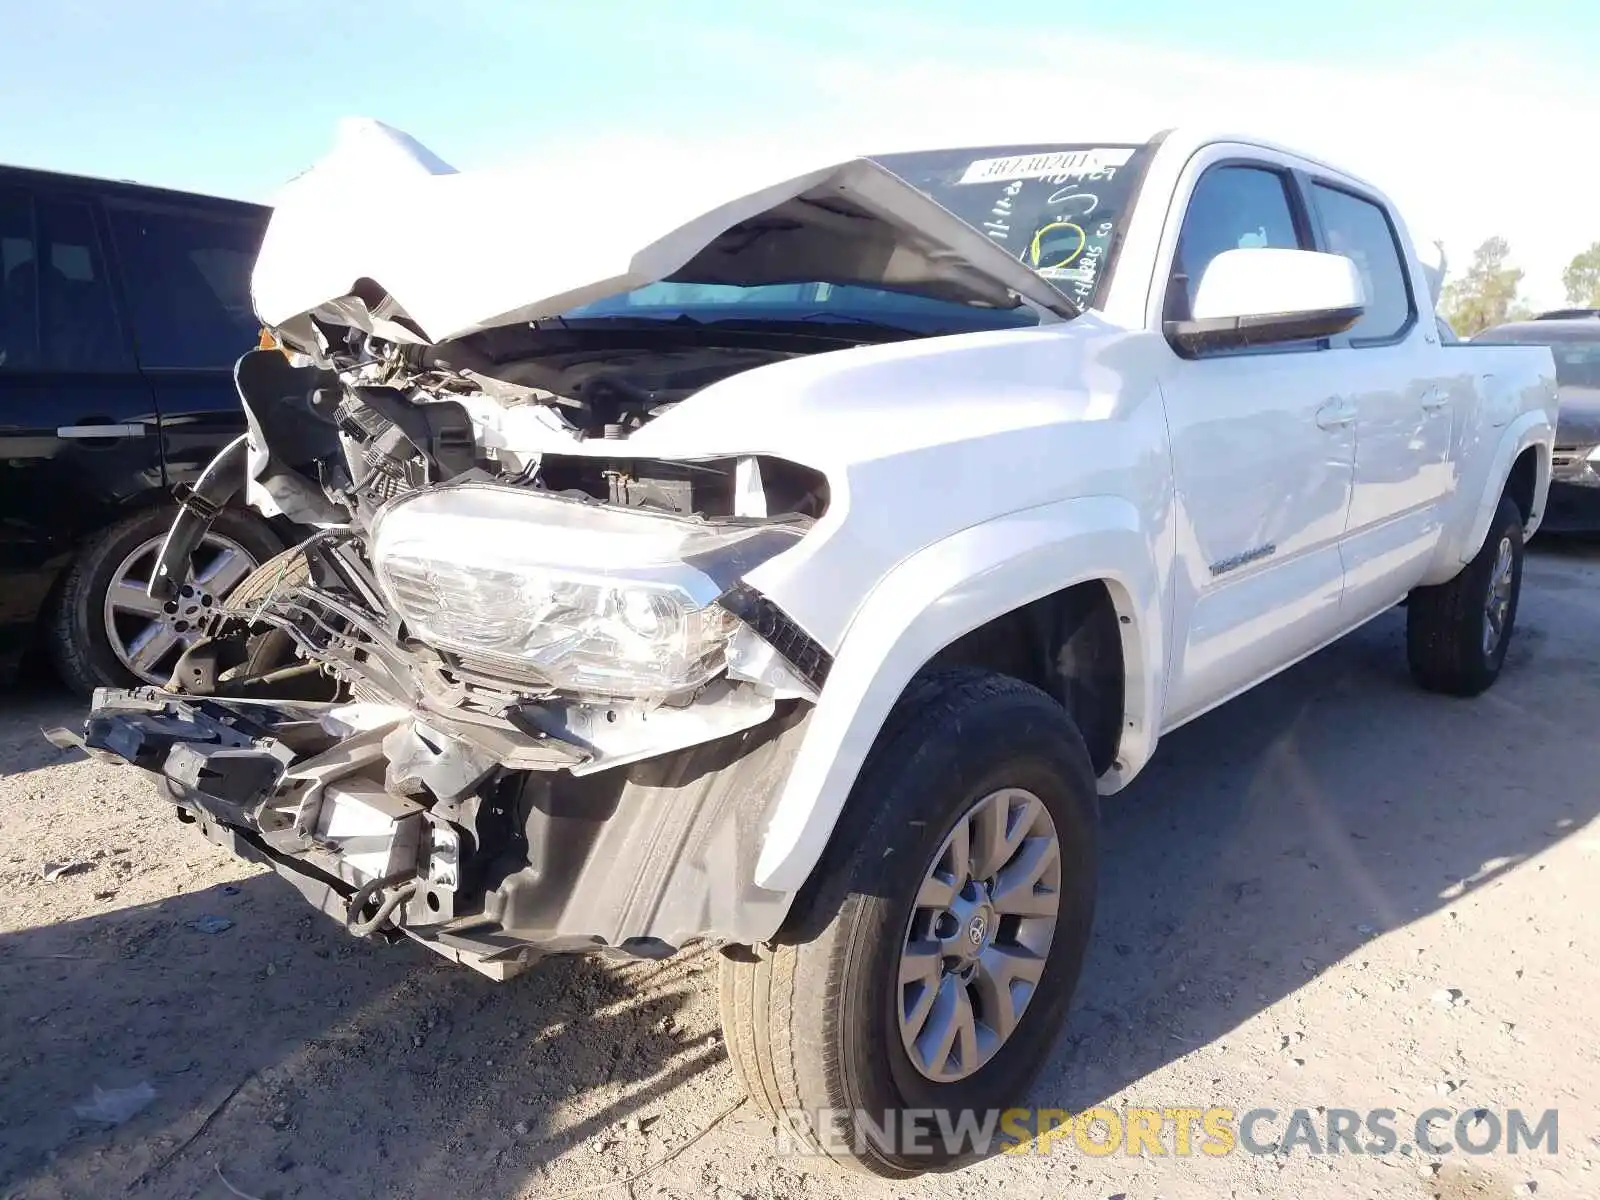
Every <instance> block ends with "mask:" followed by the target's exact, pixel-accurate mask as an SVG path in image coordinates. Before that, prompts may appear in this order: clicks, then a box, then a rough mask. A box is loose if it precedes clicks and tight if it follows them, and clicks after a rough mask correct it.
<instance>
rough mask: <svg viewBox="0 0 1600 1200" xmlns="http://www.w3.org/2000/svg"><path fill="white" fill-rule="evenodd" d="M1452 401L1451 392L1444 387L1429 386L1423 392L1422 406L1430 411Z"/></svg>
mask: <svg viewBox="0 0 1600 1200" xmlns="http://www.w3.org/2000/svg"><path fill="white" fill-rule="evenodd" d="M1449 403H1450V393H1449V392H1448V391H1446V390H1445V389H1444V388H1441V387H1436V388H1429V389H1428V390H1427V391H1425V392H1423V393H1422V407H1423V408H1425V409H1426V410H1427V411H1428V412H1434V411H1436V410H1438V409H1441V408H1443V407H1444V406H1445V405H1447V404H1449Z"/></svg>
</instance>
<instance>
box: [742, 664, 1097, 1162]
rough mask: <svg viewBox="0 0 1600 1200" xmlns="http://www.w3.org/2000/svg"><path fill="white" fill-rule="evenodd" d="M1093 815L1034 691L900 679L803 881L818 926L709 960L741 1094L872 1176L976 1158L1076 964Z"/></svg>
mask: <svg viewBox="0 0 1600 1200" xmlns="http://www.w3.org/2000/svg"><path fill="white" fill-rule="evenodd" d="M1097 810H1098V799H1097V796H1096V790H1095V780H1094V773H1093V771H1092V769H1091V767H1090V763H1089V755H1088V752H1087V750H1086V749H1085V747H1084V744H1083V740H1082V738H1081V737H1079V736H1078V733H1077V730H1076V729H1074V728H1073V726H1072V723H1071V722H1070V720H1068V718H1067V716H1066V714H1065V712H1064V711H1063V710H1062V708H1061V705H1060V704H1058V703H1057V702H1056V701H1054V700H1053V699H1051V698H1050V697H1049V696H1047V695H1045V694H1044V693H1043V692H1041V691H1039V690H1038V689H1036V688H1033V687H1030V686H1029V685H1027V684H1024V683H1021V682H1019V681H1017V680H1014V679H1009V678H1005V677H1001V676H994V675H986V674H983V673H980V672H972V671H960V672H950V673H945V674H941V675H938V676H932V677H929V678H927V679H924V680H920V681H918V682H917V683H915V684H913V686H912V688H911V689H910V690H909V691H908V694H907V696H906V698H905V699H904V700H902V701H901V703H900V705H899V706H898V707H897V709H896V711H895V713H894V714H893V715H892V716H891V717H890V721H889V723H888V724H887V725H886V728H885V733H884V734H883V735H882V736H881V737H880V739H879V742H878V745H877V746H876V747H874V750H873V752H872V754H871V755H870V756H869V758H868V760H867V764H866V766H865V767H864V768H863V770H862V772H861V776H860V778H859V779H858V780H857V783H856V787H855V794H854V795H853V797H852V800H851V803H850V805H849V806H848V807H847V809H846V814H847V816H846V823H845V824H843V825H842V826H841V828H840V829H839V830H837V831H836V832H835V835H834V839H833V846H832V848H830V851H829V854H828V856H827V857H826V858H825V860H824V862H823V863H822V865H821V866H819V868H818V874H817V876H816V878H814V879H813V880H812V882H811V884H810V885H808V891H807V897H806V899H805V900H804V902H803V903H804V905H805V906H806V907H807V908H808V909H809V911H810V913H811V914H813V917H814V919H815V920H816V921H819V922H820V921H825V924H823V925H822V928H821V929H820V932H817V933H816V934H815V936H812V937H809V938H808V939H807V940H803V941H801V940H791V941H788V942H785V941H784V940H783V939H782V938H780V940H779V942H778V943H777V944H775V945H772V946H770V947H762V948H760V949H759V951H758V952H756V953H753V954H746V955H743V956H741V957H733V956H724V958H723V960H722V963H721V968H720V970H721V979H720V983H721V1004H722V1021H723V1029H724V1035H725V1039H726V1043H727V1046H728V1049H729V1054H730V1056H731V1057H732V1059H733V1062H734V1066H735V1069H736V1071H737V1072H738V1074H739V1076H740V1079H741V1082H743V1083H744V1085H745V1087H746V1090H747V1091H748V1092H749V1093H750V1095H751V1097H752V1098H753V1099H754V1100H755V1102H756V1104H757V1106H758V1107H760V1108H762V1109H763V1110H764V1111H766V1112H767V1114H768V1115H770V1116H773V1117H775V1118H777V1119H778V1120H779V1121H780V1122H781V1123H782V1128H783V1129H784V1131H785V1132H786V1133H787V1134H790V1135H793V1136H795V1137H797V1138H798V1139H799V1140H800V1141H801V1142H802V1143H805V1144H807V1145H809V1147H810V1148H811V1149H813V1150H818V1151H821V1152H822V1153H825V1154H828V1155H829V1156H831V1157H833V1158H835V1159H836V1160H838V1161H841V1162H844V1163H846V1164H847V1165H851V1166H855V1167H858V1168H861V1169H865V1170H867V1171H870V1172H872V1173H874V1174H878V1175H885V1176H890V1177H905V1176H909V1175H914V1174H917V1173H920V1172H923V1171H929V1170H941V1169H947V1168H949V1167H951V1166H955V1165H958V1164H959V1163H961V1162H963V1161H966V1160H968V1159H970V1158H972V1157H974V1156H976V1155H978V1154H981V1153H983V1152H985V1151H988V1150H993V1149H996V1148H998V1146H999V1131H998V1130H997V1129H991V1130H990V1133H991V1134H993V1135H995V1140H994V1142H993V1144H992V1145H988V1146H986V1145H983V1144H980V1142H979V1138H981V1136H982V1135H981V1133H980V1132H979V1131H980V1130H981V1128H982V1125H983V1122H984V1121H985V1119H986V1118H987V1117H988V1115H989V1114H991V1113H997V1112H999V1111H1002V1110H1004V1109H1006V1108H1009V1107H1015V1106H1016V1105H1018V1104H1020V1103H1021V1102H1022V1100H1023V1099H1024V1098H1025V1097H1026V1095H1027V1092H1028V1089H1029V1087H1030V1086H1031V1084H1032V1082H1033V1080H1034V1078H1035V1077H1036V1076H1037V1075H1038V1073H1039V1071H1040V1069H1041V1068H1042V1067H1043V1066H1044V1064H1045V1062H1046V1061H1047V1059H1048V1058H1049V1052H1050V1048H1051V1045H1052V1044H1053V1042H1054V1040H1055V1037H1056V1034H1057V1033H1058V1031H1059V1030H1060V1028H1061V1024H1062V1021H1063V1019H1064V1017H1065V1015H1066V1011H1067V1006H1068V1004H1069V1003H1070V1001H1071V998H1072V993H1073V991H1074V989H1075V987H1076V985H1077V981H1078V975H1079V972H1080V971H1081V969H1082V965H1083V956H1084V951H1085V949H1086V947H1087V945H1088V940H1089V934H1090V929H1091V926H1092V923H1093V915H1094V894H1095V831H1096V824H1097ZM974 1120H975V1121H976V1122H977V1127H978V1128H977V1129H974V1128H973V1127H972V1125H971V1122H973V1121H974ZM992 1124H993V1122H992V1121H991V1125H992ZM975 1134H976V1135H977V1136H976V1137H975V1136H974V1135H975Z"/></svg>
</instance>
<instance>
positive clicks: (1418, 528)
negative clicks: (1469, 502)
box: [1309, 178, 1454, 624]
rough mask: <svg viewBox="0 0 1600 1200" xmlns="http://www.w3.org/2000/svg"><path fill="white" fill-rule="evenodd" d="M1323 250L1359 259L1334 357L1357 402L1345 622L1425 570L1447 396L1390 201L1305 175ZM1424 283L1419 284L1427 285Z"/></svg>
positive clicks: (1444, 489)
mask: <svg viewBox="0 0 1600 1200" xmlns="http://www.w3.org/2000/svg"><path fill="white" fill-rule="evenodd" d="M1309 182H1310V187H1309V192H1310V196H1311V207H1312V210H1313V213H1314V215H1315V218H1316V223H1317V233H1318V237H1319V241H1320V242H1321V245H1320V247H1319V248H1320V249H1323V250H1327V251H1328V252H1330V253H1333V254H1342V255H1344V256H1345V257H1346V258H1348V259H1350V260H1351V261H1353V262H1354V263H1355V264H1356V267H1357V268H1358V269H1359V270H1360V272H1361V282H1362V287H1363V290H1364V291H1365V293H1366V300H1367V307H1366V312H1365V313H1363V314H1362V316H1361V319H1360V320H1359V321H1357V322H1356V324H1355V325H1354V326H1353V327H1351V329H1350V330H1349V331H1348V332H1346V333H1344V334H1342V335H1340V336H1339V337H1337V338H1335V339H1333V348H1332V350H1331V353H1330V359H1331V363H1332V367H1333V371H1334V373H1335V374H1337V375H1338V376H1339V378H1340V379H1341V380H1343V381H1345V388H1346V394H1347V395H1348V396H1349V398H1350V401H1351V403H1352V404H1354V406H1355V417H1356V425H1355V430H1356V475H1355V490H1354V493H1353V494H1352V496H1351V501H1350V521H1349V524H1348V527H1347V528H1346V530H1345V541H1344V551H1343V554H1344V569H1345V597H1344V606H1343V607H1344V615H1345V618H1346V624H1352V623H1354V622H1356V621H1359V620H1361V619H1363V618H1365V617H1369V616H1372V615H1373V614H1375V613H1378V612H1381V611H1382V610H1383V609H1385V608H1388V607H1389V606H1390V605H1392V604H1395V603H1396V602H1397V601H1399V599H1400V598H1401V597H1402V596H1404V595H1405V594H1406V592H1407V591H1409V590H1410V589H1411V587H1412V586H1413V585H1414V584H1416V583H1417V582H1418V580H1420V579H1421V577H1422V573H1423V571H1424V570H1425V569H1426V567H1427V564H1428V561H1429V559H1430V558H1431V557H1432V555H1433V549H1434V547H1435V546H1436V545H1437V544H1438V541H1439V536H1440V533H1441V531H1442V528H1443V527H1442V525H1441V523H1440V522H1441V510H1440V501H1441V500H1442V499H1443V498H1444V497H1445V496H1446V495H1447V494H1448V493H1449V492H1450V490H1451V488H1452V486H1453V482H1452V479H1451V471H1452V464H1451V459H1450V444H1451V438H1452V429H1451V423H1452V420H1453V417H1454V405H1453V404H1452V402H1451V391H1450V383H1451V381H1450V380H1449V379H1447V378H1445V377H1444V376H1443V375H1442V371H1443V369H1444V365H1445V364H1444V361H1443V360H1444V355H1443V354H1442V353H1441V351H1440V349H1439V345H1438V342H1437V338H1438V334H1437V332H1436V330H1435V326H1434V324H1433V322H1432V319H1431V318H1424V317H1423V316H1422V315H1421V313H1422V310H1423V306H1421V305H1419V304H1418V303H1417V300H1416V288H1415V286H1414V285H1413V282H1412V279H1411V273H1410V272H1409V271H1408V270H1407V269H1406V263H1407V261H1408V260H1407V258H1406V255H1405V254H1404V252H1403V251H1402V250H1401V247H1400V239H1399V237H1398V235H1397V232H1396V230H1395V228H1394V223H1393V222H1392V221H1391V220H1390V218H1389V214H1388V211H1387V210H1386V209H1385V208H1384V206H1383V205H1382V204H1380V203H1379V202H1378V201H1377V200H1376V199H1375V198H1373V197H1371V196H1364V195H1361V194H1360V193H1359V192H1355V191H1352V190H1350V189H1349V188H1348V187H1347V186H1345V185H1343V184H1334V183H1332V182H1326V181H1322V180H1318V179H1315V178H1313V179H1311V180H1310V181H1309ZM1424 294H1426V293H1424Z"/></svg>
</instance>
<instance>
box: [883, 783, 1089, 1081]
mask: <svg viewBox="0 0 1600 1200" xmlns="http://www.w3.org/2000/svg"><path fill="white" fill-rule="evenodd" d="M1060 904H1061V846H1060V843H1059V841H1058V839H1057V836H1056V828H1055V823H1054V822H1053V821H1052V820H1051V818H1050V813H1049V811H1048V810H1047V809H1046V808H1045V806H1044V803H1043V802H1042V801H1041V800H1040V799H1039V797H1037V796H1035V795H1034V794H1033V793H1032V792H1029V791H1026V790H1024V789H1022V788H1002V789H1001V790H999V791H996V792H991V793H990V794H989V795H987V796H984V797H983V798H982V799H980V800H979V801H978V802H977V803H975V804H974V805H973V806H972V807H971V808H970V809H968V810H967V812H966V813H965V814H963V816H962V817H961V819H960V820H958V821H957V822H956V824H955V827H954V828H953V829H952V830H951V831H950V834H949V836H948V837H946V838H945V841H944V844H943V845H942V846H941V847H940V848H939V852H938V853H937V854H936V855H935V856H934V859H933V862H932V864H931V865H930V866H929V868H928V870H927V872H926V874H925V876H924V878H923V881H922V885H921V887H920V888H919V890H918V893H917V898H916V902H915V905H914V907H913V910H912V913H911V919H910V921H909V923H908V924H907V927H906V936H905V944H904V946H903V948H902V950H901V953H900V964H899V995H898V998H897V1006H896V1012H897V1014H898V1016H899V1019H900V1037H901V1041H902V1043H903V1044H904V1046H905V1049H906V1053H907V1054H908V1055H909V1056H910V1058H911V1062H912V1065H913V1066H915V1067H916V1068H917V1070H918V1071H919V1072H921V1073H922V1074H923V1075H924V1076H925V1077H927V1078H928V1079H931V1080H933V1081H935V1082H937V1083H953V1082H955V1081H957V1080H960V1079H965V1078H966V1077H967V1076H969V1075H971V1074H972V1073H973V1072H975V1071H977V1070H978V1069H979V1068H981V1067H982V1066H983V1065H984V1064H985V1063H987V1062H988V1061H989V1060H990V1059H991V1058H993V1057H994V1055H995V1054H996V1052H998V1051H999V1049H1000V1047H1001V1046H1003V1045H1005V1043H1006V1039H1007V1038H1009V1037H1010V1036H1011V1034H1012V1033H1013V1032H1014V1031H1015V1029H1016V1028H1017V1023H1018V1022H1019V1021H1020V1020H1021V1019H1022V1015H1023V1013H1024V1011H1025V1010H1026V1009H1027V1007H1028V1003H1029V1001H1030V1000H1031V999H1032V998H1033V995H1034V992H1035V991H1036V990H1037V988H1038V986H1039V980H1040V977H1041V976H1042V975H1043V973H1044V966H1045V959H1046V956H1047V955H1048V954H1049V951H1050V943H1051V940H1052V938H1053V937H1054V935H1055V929H1056V919H1057V917H1058V915H1059V912H1060Z"/></svg>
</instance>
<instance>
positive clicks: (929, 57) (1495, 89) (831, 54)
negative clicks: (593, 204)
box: [0, 0, 1600, 304]
mask: <svg viewBox="0 0 1600 1200" xmlns="http://www.w3.org/2000/svg"><path fill="white" fill-rule="evenodd" d="M0 15H3V20H0V114H3V115H0V162H9V163H19V164H26V165H31V166H40V167H47V168H54V169H59V170H69V171H77V172H82V173H86V174H93V175H108V176H113V177H117V178H126V179H137V180H140V181H144V182H150V183H160V184H165V185H168V186H173V187H181V188H190V189H196V190H201V191H210V192H216V193H220V194H223V195H232V196H240V197H245V198H249V199H260V200H269V199H270V198H271V195H272V192H273V190H274V188H275V187H276V186H277V185H278V184H279V183H281V182H283V181H284V180H285V179H287V178H288V177H289V176H291V175H293V174H294V173H295V172H297V171H299V170H301V169H302V168H304V167H305V166H306V165H308V164H309V163H310V162H311V161H313V160H314V159H315V158H316V157H317V156H318V155H319V154H321V153H322V152H323V151H324V150H325V149H326V148H327V146H328V145H329V143H330V141H331V138H332V135H333V130H334V126H335V123H336V122H337V120H338V119H339V118H340V117H342V116H351V115H360V116H372V117H377V118H379V119H381V120H384V121H386V122H388V123H389V124H392V125H395V126H398V127H399V128H401V129H404V130H406V131H407V132H409V133H411V134H412V135H414V136H415V137H417V138H418V139H419V140H421V141H422V142H423V143H424V144H426V145H428V146H429V147H431V148H432V149H433V150H435V151H436V152H438V153H439V154H440V155H441V156H442V157H443V158H445V159H446V160H448V161H450V162H452V163H454V164H455V165H456V166H458V167H467V168H470V167H474V166H490V165H500V164H503V163H511V162H516V163H523V162H527V161H537V160H538V159H539V158H540V156H545V155H561V156H564V157H565V156H573V155H586V154H608V155H616V154H625V155H633V156H635V157H638V158H639V159H640V161H641V162H643V161H646V160H656V159H658V158H661V157H667V158H682V157H684V156H691V157H693V158H694V159H695V160H696V161H697V162H700V163H703V164H705V168H706V169H707V170H715V169H716V164H717V163H718V162H719V161H722V160H724V159H725V158H726V157H727V156H729V155H740V156H748V155H750V154H759V153H762V152H763V149H764V148H774V147H782V148H783V149H784V150H785V151H786V152H788V153H790V154H792V153H793V152H794V151H795V150H797V149H800V150H804V149H807V148H811V147H815V149H816V152H817V153H818V154H827V155H832V154H836V153H867V152H873V151H877V150H883V149H892V148H896V147H903V146H911V145H933V144H940V143H946V144H950V143H954V144H963V143H965V144H972V143H975V142H980V143H981V142H985V141H1005V140H1007V139H1009V138H1014V137H1016V138H1034V137H1038V138H1059V139H1061V140H1073V139H1076V138H1086V139H1089V138H1095V137H1123V136H1142V135H1145V134H1148V133H1151V132H1154V131H1155V130H1157V129H1160V128H1163V127H1166V126H1170V125H1175V124H1190V123H1197V124H1201V125H1206V126H1222V127H1226V128H1228V129H1233V130H1240V131H1243V132H1251V133H1256V132H1259V133H1263V134H1266V135H1269V136H1272V137H1275V138H1278V139H1280V140H1284V141H1288V142H1291V143H1292V144H1295V145H1297V146H1301V147H1304V148H1305V149H1307V150H1310V151H1313V152H1316V153H1318V154H1320V155H1322V156H1323V157H1326V158H1330V159H1333V160H1334V161H1337V162H1340V163H1342V164H1344V165H1347V166H1349V167H1351V168H1352V169H1354V170H1357V171H1360V172H1362V173H1363V174H1365V175H1366V176H1368V177H1369V178H1370V179H1372V181H1373V182H1375V183H1377V184H1378V185H1379V186H1381V187H1383V188H1384V189H1385V190H1387V191H1388V192H1389V193H1390V194H1391V195H1392V196H1394V197H1395V199H1396V200H1397V201H1399V202H1400V203H1401V204H1402V206H1403V207H1404V210H1405V213H1406V216H1407V219H1408V222H1409V223H1410V224H1411V226H1412V228H1413V233H1414V234H1415V235H1417V236H1418V238H1419V239H1422V238H1426V239H1428V240H1432V239H1433V238H1435V237H1437V238H1440V239H1442V240H1443V241H1444V242H1445V244H1446V247H1447V249H1448V250H1449V253H1450V257H1451V262H1452V263H1453V264H1454V265H1455V266H1456V267H1461V266H1464V265H1465V263H1466V261H1467V259H1468V257H1469V256H1470V252H1471V249H1472V247H1473V246H1474V245H1476V244H1477V242H1478V241H1480V240H1482V238H1484V237H1486V236H1488V235H1490V234H1493V233H1500V234H1503V235H1504V236H1505V237H1506V238H1508V240H1509V241H1510V243H1511V247H1512V253H1513V258H1514V260H1515V261H1516V262H1518V263H1519V264H1520V265H1522V266H1524V267H1525V268H1526V269H1527V271H1528V277H1527V280H1526V281H1525V291H1526V292H1527V293H1528V295H1529V297H1530V298H1531V299H1532V300H1534V302H1536V303H1541V304H1554V303H1558V302H1560V300H1561V289H1560V283H1559V273H1560V269H1561V267H1562V266H1563V265H1564V264H1565V263H1566V261H1567V259H1568V258H1570V257H1571V256H1572V254H1574V253H1576V252H1577V251H1578V250H1581V249H1583V248H1584V247H1585V246H1587V245H1588V244H1589V243H1590V242H1593V241H1596V240H1600V202H1597V201H1600V153H1597V152H1596V150H1595V142H1594V139H1595V131H1596V130H1597V129H1600V120H1597V118H1600V88H1596V86H1595V84H1594V78H1595V69H1596V65H1597V63H1600V0H1519V2H1517V3H1506V2H1505V0H1496V2H1490V0H1452V2H1449V3H1441V2H1437V0H1342V2H1341V3H1339V4H1335V5H1324V4H1316V5H1310V4H1296V3H1294V2H1293V0H1276V2H1267V0H1206V2H1203V3H1202V2H1196V0H1191V2H1189V3H1178V2H1177V0H1131V2H1118V0H1096V2H1092V3H1091V2H1084V3H1078V4H1074V3H1070V2H1068V0H1053V2H1052V3H1040V2H1038V0H811V2H809V3H805V4H798V5H790V4H773V3H765V4H763V3H757V2H753V0H721V2H717V3H713V2H711V0H653V2H652V0H573V2H570V3H567V2H558V0H434V2H428V0H385V2H382V3H372V2H367V0H345V2H343V3H340V2H338V0H315V2H313V0H271V2H270V3H269V2H266V0H0Z"/></svg>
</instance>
